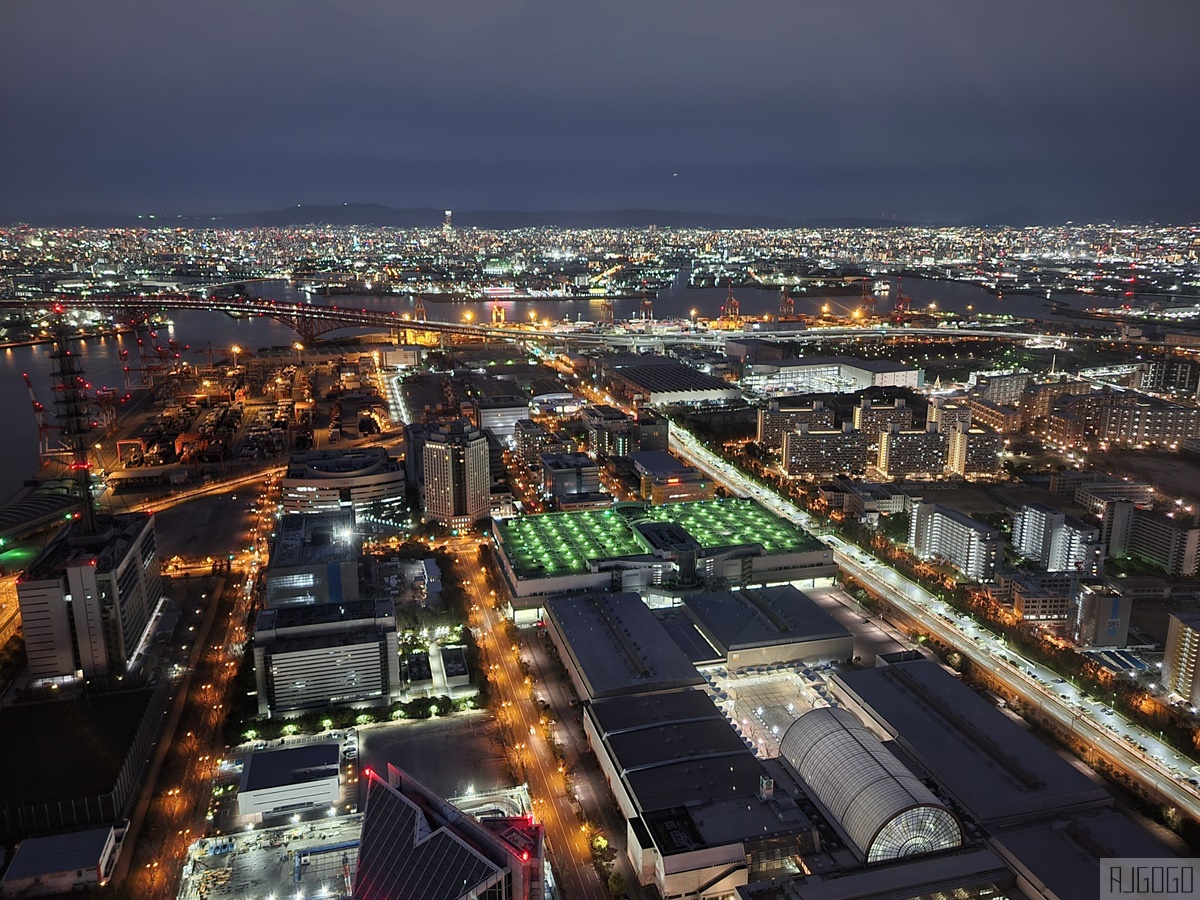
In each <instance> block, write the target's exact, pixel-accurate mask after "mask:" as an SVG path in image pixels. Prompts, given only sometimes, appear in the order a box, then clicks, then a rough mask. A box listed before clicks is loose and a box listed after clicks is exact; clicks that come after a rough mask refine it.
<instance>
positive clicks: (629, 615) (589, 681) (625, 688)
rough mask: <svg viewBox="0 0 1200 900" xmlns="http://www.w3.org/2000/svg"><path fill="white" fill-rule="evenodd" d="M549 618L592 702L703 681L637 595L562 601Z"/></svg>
mask: <svg viewBox="0 0 1200 900" xmlns="http://www.w3.org/2000/svg"><path fill="white" fill-rule="evenodd" d="M546 615H547V618H548V619H549V620H550V623H549V624H550V627H552V628H554V629H556V630H557V632H558V634H559V636H560V637H561V638H562V640H563V642H564V644H565V645H566V647H567V650H568V653H569V655H570V657H571V663H572V665H574V666H575V668H576V669H577V671H578V672H579V675H580V677H581V679H582V680H583V682H584V683H585V684H586V685H587V688H588V691H589V693H590V694H591V697H592V698H596V697H607V696H613V695H617V694H632V693H639V692H644V691H657V690H664V689H667V688H675V687H684V686H687V685H695V684H700V683H701V682H702V681H703V679H702V678H701V676H700V673H699V672H697V671H696V667H695V666H694V665H692V663H691V661H690V660H689V659H688V658H687V656H686V655H685V654H684V652H683V651H682V650H680V649H679V648H678V647H677V646H676V645H675V643H674V642H673V641H672V640H671V639H670V638H669V637H667V633H666V631H664V630H663V627H662V625H661V624H659V621H658V619H656V618H655V617H654V613H652V612H651V611H650V608H649V607H647V606H646V604H645V603H643V602H642V598H641V597H640V596H638V595H637V594H634V593H621V594H587V595H584V596H578V597H564V598H562V599H558V600H551V601H549V602H548V603H547V604H546Z"/></svg>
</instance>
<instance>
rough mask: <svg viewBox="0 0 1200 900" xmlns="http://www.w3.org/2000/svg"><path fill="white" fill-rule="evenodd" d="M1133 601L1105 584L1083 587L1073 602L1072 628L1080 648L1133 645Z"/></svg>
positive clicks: (1070, 624) (1070, 625)
mask: <svg viewBox="0 0 1200 900" xmlns="http://www.w3.org/2000/svg"><path fill="white" fill-rule="evenodd" d="M1132 612H1133V601H1132V599H1131V598H1130V597H1129V596H1128V595H1126V594H1122V593H1121V592H1119V591H1116V590H1114V589H1113V588H1111V587H1109V586H1107V585H1103V584H1083V585H1080V586H1079V592H1078V593H1077V594H1076V595H1075V597H1074V598H1073V600H1072V608H1071V620H1070V622H1069V627H1070V631H1071V638H1072V640H1074V641H1075V644H1076V645H1077V646H1079V647H1124V646H1125V645H1126V644H1127V643H1129V617H1130V615H1131V613H1132Z"/></svg>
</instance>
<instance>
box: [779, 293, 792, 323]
mask: <svg viewBox="0 0 1200 900" xmlns="http://www.w3.org/2000/svg"><path fill="white" fill-rule="evenodd" d="M794 315H796V301H795V300H793V299H792V298H791V297H789V296H788V292H787V288H786V287H785V288H784V289H783V290H782V291H780V292H779V317H780V318H781V319H783V318H791V317H792V316H794Z"/></svg>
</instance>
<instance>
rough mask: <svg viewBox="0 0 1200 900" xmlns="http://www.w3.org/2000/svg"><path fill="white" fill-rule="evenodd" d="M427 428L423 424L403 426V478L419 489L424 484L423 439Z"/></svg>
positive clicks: (427, 433) (426, 433)
mask: <svg viewBox="0 0 1200 900" xmlns="http://www.w3.org/2000/svg"><path fill="white" fill-rule="evenodd" d="M428 435H429V427H428V426H427V425H425V424H424V423H423V422H412V423H409V424H408V425H405V426H404V477H405V478H406V479H407V481H408V483H409V484H412V485H416V486H417V487H418V488H420V487H421V486H422V485H423V484H425V438H426V437H427V436H428Z"/></svg>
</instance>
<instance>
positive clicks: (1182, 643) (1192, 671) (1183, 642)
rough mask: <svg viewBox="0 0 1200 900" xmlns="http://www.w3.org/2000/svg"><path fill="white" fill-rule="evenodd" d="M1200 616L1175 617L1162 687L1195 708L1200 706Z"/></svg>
mask: <svg viewBox="0 0 1200 900" xmlns="http://www.w3.org/2000/svg"><path fill="white" fill-rule="evenodd" d="M1198 662H1200V613H1192V612H1175V613H1171V617H1170V620H1169V622H1168V625H1167V641H1166V645H1165V647H1164V654H1163V667H1162V684H1163V687H1165V688H1166V689H1167V690H1168V691H1170V692H1171V693H1172V694H1174V695H1176V696H1178V697H1182V698H1183V699H1184V700H1185V701H1187V702H1188V703H1189V704H1190V705H1192V706H1200V678H1197V674H1198V670H1197V663H1198Z"/></svg>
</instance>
